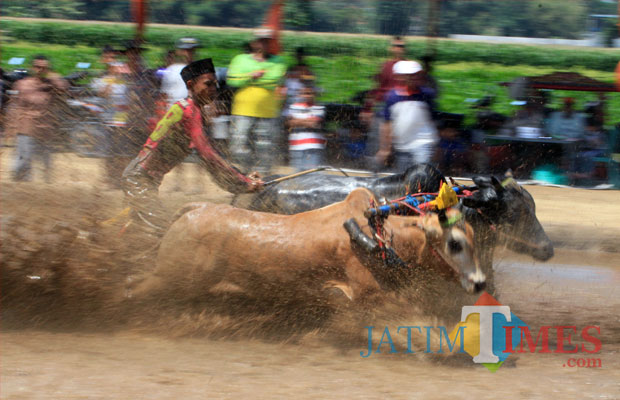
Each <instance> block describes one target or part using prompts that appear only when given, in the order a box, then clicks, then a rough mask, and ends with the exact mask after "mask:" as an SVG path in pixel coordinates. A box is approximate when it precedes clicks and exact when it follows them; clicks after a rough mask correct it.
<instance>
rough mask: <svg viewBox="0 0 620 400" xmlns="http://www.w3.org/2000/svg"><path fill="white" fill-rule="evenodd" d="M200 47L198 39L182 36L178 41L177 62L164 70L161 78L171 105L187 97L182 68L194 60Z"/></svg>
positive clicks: (163, 89)
mask: <svg viewBox="0 0 620 400" xmlns="http://www.w3.org/2000/svg"><path fill="white" fill-rule="evenodd" d="M200 47H201V46H200V42H199V41H198V39H194V38H181V39H179V40H178V41H177V44H176V51H175V53H176V56H175V62H174V63H173V64H172V65H169V66H168V67H167V68H166V69H165V70H164V72H163V74H162V80H161V90H162V92H164V94H165V95H166V100H167V101H168V104H169V105H172V104H174V103H176V102H177V101H179V100H183V99H184V98H186V97H187V88H186V87H185V82H183V78H182V77H181V70H182V69H183V68H185V66H186V65H187V64H190V63H191V62H192V61H194V54H195V51H196V49H198V48H200Z"/></svg>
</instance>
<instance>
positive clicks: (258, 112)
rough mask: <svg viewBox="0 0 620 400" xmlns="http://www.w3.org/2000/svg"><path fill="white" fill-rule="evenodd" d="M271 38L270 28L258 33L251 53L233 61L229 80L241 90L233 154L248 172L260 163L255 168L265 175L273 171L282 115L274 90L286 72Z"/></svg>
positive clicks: (237, 96) (236, 103) (235, 105)
mask: <svg viewBox="0 0 620 400" xmlns="http://www.w3.org/2000/svg"><path fill="white" fill-rule="evenodd" d="M272 37H273V33H272V31H271V30H270V29H259V30H257V31H256V39H255V40H254V41H253V42H252V53H251V54H240V55H238V56H236V57H235V58H233V60H232V61H231V63H230V67H229V69H228V79H227V82H228V84H229V85H230V86H232V87H236V88H237V89H238V90H237V92H236V93H235V96H234V98H233V104H232V113H231V114H232V115H233V121H232V125H233V133H232V137H231V140H230V151H231V154H232V156H233V158H234V159H235V161H236V162H238V163H240V164H241V166H242V168H243V169H245V170H246V171H247V170H248V169H249V167H250V166H251V165H252V164H257V165H256V169H257V170H258V172H260V173H263V174H266V173H268V172H269V171H270V169H271V165H272V163H273V157H274V149H273V143H274V139H276V138H274V133H275V134H276V135H277V117H278V116H279V114H280V110H279V101H278V98H277V95H276V92H275V90H276V88H277V86H278V84H279V83H280V82H281V80H282V79H283V77H284V74H285V73H286V67H285V65H284V63H283V62H282V59H281V58H280V57H278V56H275V55H272V54H269V52H268V50H267V49H268V46H269V43H270V40H272ZM251 144H253V147H254V149H255V156H253V155H252V151H251Z"/></svg>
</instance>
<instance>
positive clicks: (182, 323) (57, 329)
mask: <svg viewBox="0 0 620 400" xmlns="http://www.w3.org/2000/svg"><path fill="white" fill-rule="evenodd" d="M1 156H2V160H1V171H0V173H1V176H0V177H1V179H2V188H1V192H0V194H1V203H0V205H1V214H2V227H1V228H2V280H1V282H0V283H1V284H2V296H3V298H2V308H1V310H0V311H1V316H2V326H1V328H2V329H1V331H0V335H1V342H0V346H1V348H0V363H1V364H0V368H1V375H0V397H1V398H3V399H36V398H41V399H50V398H52V399H56V398H58V399H60V398H62V399H73V398H75V399H78V398H79V399H83V398H88V399H136V398H145V399H147V398H148V399H170V398H188V399H189V398H238V397H241V396H251V397H253V398H269V399H270V398H283V399H284V398H285V399H288V398H292V397H297V398H328V399H331V398H343V397H345V398H347V397H348V398H380V397H390V398H396V399H400V398H403V399H405V398H407V399H412V398H425V399H444V398H447V397H452V398H457V399H458V398H481V399H483V398H494V399H495V398H527V399H532V398H540V399H547V398H551V397H559V396H563V397H564V398H571V399H572V398H597V399H616V398H620V373H619V372H618V371H619V367H620V358H619V352H620V317H619V316H618V315H619V314H618V311H617V310H618V309H619V307H620V292H619V290H618V284H619V283H620V253H619V252H618V251H619V246H618V243H620V206H619V204H620V192H617V191H588V190H579V189H559V188H548V187H536V186H532V187H527V189H528V190H529V191H530V192H531V193H532V195H533V196H534V199H535V200H536V205H537V215H538V217H539V219H540V221H541V222H542V224H543V226H544V227H545V229H546V231H547V233H548V234H549V236H550V237H551V239H552V240H553V241H554V243H555V245H556V256H555V257H554V258H553V259H552V260H550V261H549V262H547V263H544V264H543V263H535V262H534V261H532V260H531V259H529V258H527V257H522V256H516V255H514V254H512V253H510V252H509V251H500V252H499V253H498V255H497V262H496V270H497V274H496V276H497V283H498V286H499V296H498V298H499V300H500V301H501V302H502V303H503V304H505V305H509V306H510V307H511V310H512V312H514V313H515V314H516V315H517V316H519V317H520V318H521V319H522V320H524V321H525V322H527V323H528V324H529V325H530V327H533V328H534V329H536V330H537V329H538V327H540V326H541V325H576V326H578V327H579V328H582V327H585V326H587V325H596V326H600V327H601V334H600V336H599V338H600V339H601V342H602V349H601V352H600V353H598V354H595V355H589V354H582V353H577V354H576V355H574V358H582V357H584V358H585V357H587V358H593V357H595V358H600V359H601V364H602V366H601V367H600V368H571V367H568V366H565V365H567V363H568V359H569V358H572V357H571V356H573V355H567V354H521V355H512V356H511V357H510V358H509V359H508V362H507V363H506V364H505V365H504V366H502V367H501V368H500V369H499V371H497V372H496V373H490V372H488V371H487V370H486V369H484V368H483V367H481V366H479V365H475V364H474V363H472V362H471V358H470V357H458V356H457V357H445V356H438V355H428V354H423V353H422V352H420V351H418V353H416V354H415V355H407V354H388V353H387V352H386V351H383V353H382V354H373V355H372V356H371V357H369V358H362V357H361V356H360V352H361V351H364V352H365V350H366V342H365V340H364V339H365V336H364V333H365V330H364V326H366V325H375V326H385V325H388V326H390V328H394V329H395V327H396V326H397V325H404V324H408V325H424V324H427V325H439V324H442V323H445V324H448V323H451V322H452V321H454V319H455V318H458V317H459V315H458V313H459V312H460V310H459V307H460V306H461V305H469V304H471V303H473V301H475V298H473V299H471V298H459V302H460V301H463V302H465V301H469V302H470V303H468V304H466V303H459V304H452V306H455V305H456V306H457V307H449V306H446V305H445V304H444V303H446V301H445V299H442V300H441V299H440V300H436V301H434V300H433V301H430V302H428V299H420V302H419V303H417V304H414V305H412V306H411V307H410V308H407V309H403V308H400V309H390V310H384V311H385V312H384V313H383V314H381V313H375V312H359V313H356V312H349V313H342V314H337V315H335V316H333V315H328V316H326V315H325V314H323V313H314V314H312V313H307V314H306V313H304V312H305V311H307V309H306V308H303V307H302V308H301V310H302V311H299V310H300V309H297V308H293V306H298V305H296V304H292V303H291V304H285V305H283V306H281V308H287V307H289V306H290V309H291V310H295V311H290V310H289V312H288V313H287V312H286V311H287V310H281V311H283V312H282V313H281V314H282V315H280V317H261V316H257V315H255V314H248V313H233V312H228V313H227V312H221V313H215V312H214V311H215V310H218V307H219V309H220V311H229V310H224V308H226V307H227V305H226V304H224V305H223V304H188V303H182V302H170V303H169V304H167V305H166V307H165V308H163V309H157V310H156V311H153V310H152V309H147V308H143V309H137V310H136V309H133V310H131V311H130V312H129V311H127V308H123V307H124V306H123V305H122V304H121V305H120V306H119V305H118V303H114V299H117V298H118V297H121V298H122V296H123V293H122V290H121V289H120V288H123V287H124V285H125V284H126V282H125V280H126V279H127V278H128V277H132V276H134V272H135V271H133V270H132V269H133V268H142V269H145V270H148V268H149V265H150V260H149V258H148V256H147V257H146V258H139V257H138V259H136V258H135V257H134V256H136V255H137V254H140V250H142V249H143V248H146V249H148V240H147V239H144V240H143V241H140V240H138V241H136V242H135V243H139V245H138V246H137V247H140V249H136V248H134V247H132V246H125V245H126V244H127V243H126V242H127V240H126V239H124V238H121V237H118V236H115V235H114V232H117V227H115V226H111V227H109V228H106V229H107V230H103V231H101V230H97V229H95V228H94V227H95V226H96V223H97V222H98V221H101V220H104V219H107V218H110V217H112V216H114V215H116V214H117V213H118V212H119V211H120V210H121V209H122V196H121V194H120V192H119V191H117V190H114V189H109V188H107V187H106V185H105V184H104V183H103V175H102V169H101V165H100V164H101V160H95V159H84V158H79V157H76V156H73V155H67V154H58V155H56V156H55V161H56V166H55V173H54V182H53V183H51V184H45V183H42V180H41V178H42V174H41V173H40V171H36V174H35V181H34V182H32V183H20V184H15V183H12V182H11V181H10V174H9V169H10V161H11V159H10V156H11V154H10V150H7V149H3V150H2V154H1ZM284 171H285V170H283V172H284ZM179 179H181V180H182V183H181V184H180V185H178V186H179V187H176V186H177V182H178V180H179ZM161 197H162V200H163V201H164V203H165V204H166V206H167V207H168V208H169V209H170V210H174V209H176V208H177V207H179V206H181V205H182V204H184V203H186V202H188V201H213V202H230V200H231V195H230V194H228V193H226V192H224V191H222V190H220V189H218V188H217V187H216V186H214V185H213V184H212V183H211V181H210V180H209V178H208V176H207V175H205V174H203V173H201V172H199V170H198V169H197V168H196V165H187V166H186V167H185V168H184V170H183V171H182V172H181V173H174V174H173V175H172V176H169V177H167V178H166V180H165V181H164V184H163V186H162V193H161ZM74 229H77V230H78V232H80V235H79V237H78V240H77V241H75V236H74V235H73V234H74V233H75V232H74V231H73V230H74ZM91 234H92V235H91ZM89 235H90V236H89ZM134 239H135V238H133V239H132V240H134ZM110 243H113V245H114V246H112V248H113V249H115V251H114V252H110V247H111V245H110ZM129 259H132V260H134V259H135V260H134V261H131V262H129V261H127V260H129ZM136 265H138V266H136ZM44 282H55V284H54V285H48V284H47V283H44ZM117 289H118V290H117ZM443 296H446V294H445V292H444V294H443ZM425 301H426V302H425ZM112 303H113V304H114V305H113V306H111V305H110V304H112ZM454 303H457V301H456V300H455V301H454ZM399 306H400V307H402V304H400V305H399ZM444 306H445V307H444ZM421 310H422V311H423V312H420V311H421ZM429 310H430V311H432V312H429V313H427V312H426V311H429ZM448 310H449V311H448ZM433 312H434V313H433ZM447 314H449V315H447ZM401 339H402V338H401ZM395 341H398V340H396V339H395ZM552 342H553V339H552ZM576 343H581V342H580V339H578V340H576ZM400 349H402V348H400Z"/></svg>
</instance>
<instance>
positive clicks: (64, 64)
mask: <svg viewBox="0 0 620 400" xmlns="http://www.w3.org/2000/svg"><path fill="white" fill-rule="evenodd" d="M166 50H167V47H158V46H151V47H150V50H149V51H148V52H146V53H145V54H146V61H147V64H148V65H149V66H150V67H155V66H157V65H160V64H161V57H162V56H163V54H164V52H165V51H166ZM2 51H3V57H2V62H1V65H2V67H3V68H4V69H5V70H11V69H12V67H11V66H9V65H8V64H7V61H8V60H9V59H10V58H11V57H17V56H19V57H26V58H27V59H28V60H30V59H31V58H32V56H33V55H35V54H39V53H43V54H46V55H48V56H49V57H50V58H51V60H52V63H53V66H54V68H55V70H57V71H58V72H60V73H62V74H68V73H70V72H72V71H73V70H74V66H75V64H76V63H77V62H79V61H87V62H92V63H93V68H95V69H96V68H101V65H100V64H99V63H98V57H99V53H98V49H96V48H93V47H86V46H65V45H58V44H46V45H41V44H37V43H28V42H16V43H11V44H4V45H3V48H2ZM238 53H239V49H238V48H236V47H231V48H217V47H211V46H207V47H205V48H202V49H200V50H199V51H198V57H212V58H213V59H214V62H215V65H216V66H227V65H228V63H229V62H230V60H231V59H232V57H234V56H235V55H236V54H238ZM284 57H285V59H286V60H287V61H288V62H289V63H292V60H293V59H292V57H291V55H290V53H285V54H284ZM383 60H384V59H383V58H378V57H371V56H366V57H362V56H350V55H337V54H336V55H331V56H330V57H319V56H309V57H308V60H307V61H308V63H309V64H310V65H311V67H312V69H313V70H314V72H315V74H316V75H317V80H318V81H317V85H318V86H319V87H321V88H322V94H321V97H320V100H321V101H324V102H350V99H351V98H352V97H353V95H355V94H356V93H358V92H359V91H362V90H366V89H370V88H371V87H372V86H373V82H372V79H371V77H372V76H373V75H374V74H376V73H377V71H378V69H379V67H380V65H381V63H382V61H383ZM554 70H556V69H555V68H553V67H539V66H531V65H513V66H507V65H501V64H489V63H481V62H454V63H448V62H439V63H437V64H436V65H435V72H434V76H435V77H436V79H437V80H438V81H439V85H440V90H441V96H440V98H439V106H440V109H441V110H443V111H449V112H455V113H464V114H468V115H471V114H473V111H472V110H471V109H470V103H467V102H466V101H465V100H466V99H468V98H481V97H482V96H484V95H494V96H495V98H496V102H495V105H494V107H493V108H494V109H495V110H496V111H498V112H502V113H504V114H511V113H512V112H514V111H515V108H514V106H511V105H510V104H509V103H510V101H511V100H512V99H510V98H509V97H508V90H507V89H506V88H504V87H500V86H499V85H498V83H499V82H505V81H510V80H512V79H514V78H516V77H519V76H526V75H540V74H544V73H549V72H552V71H554ZM570 70H571V71H576V72H579V73H582V74H584V75H587V76H589V77H592V78H596V79H600V80H602V81H606V82H613V81H614V74H613V72H611V71H598V70H591V69H586V68H583V67H575V68H570ZM565 96H571V97H575V98H576V99H577V106H578V107H582V106H583V104H585V103H586V102H588V101H591V100H594V99H596V96H597V95H596V94H595V93H588V92H560V91H558V92H553V93H552V99H553V103H552V104H553V105H554V106H556V107H557V106H559V99H561V98H562V97H565ZM608 99H609V102H608V116H609V118H608V122H609V123H610V124H611V123H619V122H620V94H616V93H612V94H609V95H608Z"/></svg>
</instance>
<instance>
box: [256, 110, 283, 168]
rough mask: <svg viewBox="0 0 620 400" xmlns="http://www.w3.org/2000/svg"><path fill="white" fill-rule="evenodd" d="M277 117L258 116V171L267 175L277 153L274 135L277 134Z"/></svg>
mask: <svg viewBox="0 0 620 400" xmlns="http://www.w3.org/2000/svg"><path fill="white" fill-rule="evenodd" d="M277 121H278V120H277V118H258V121H257V122H256V128H255V130H254V133H255V135H256V141H255V150H256V164H255V165H256V171H258V172H259V173H260V174H261V175H263V176H267V175H268V174H269V173H270V172H271V167H272V165H273V160H274V158H275V155H276V154H277V149H276V148H274V143H275V142H274V137H275V136H277V132H276V129H277Z"/></svg>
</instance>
